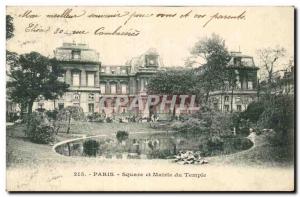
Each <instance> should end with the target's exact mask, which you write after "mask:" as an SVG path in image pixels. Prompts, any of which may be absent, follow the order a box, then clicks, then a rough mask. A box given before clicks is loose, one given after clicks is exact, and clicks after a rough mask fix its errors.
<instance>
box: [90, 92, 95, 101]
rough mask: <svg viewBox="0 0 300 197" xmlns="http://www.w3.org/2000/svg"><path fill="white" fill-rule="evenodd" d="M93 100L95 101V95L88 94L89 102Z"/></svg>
mask: <svg viewBox="0 0 300 197" xmlns="http://www.w3.org/2000/svg"><path fill="white" fill-rule="evenodd" d="M94 99H95V95H94V94H92V93H91V94H89V100H90V101H93V100H94Z"/></svg>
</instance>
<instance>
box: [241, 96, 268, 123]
mask: <svg viewBox="0 0 300 197" xmlns="http://www.w3.org/2000/svg"><path fill="white" fill-rule="evenodd" d="M264 110H265V103H264V102H263V101H255V102H252V103H250V104H249V105H248V107H247V109H246V110H245V111H244V112H242V113H241V118H243V119H245V120H249V121H250V122H252V123H256V122H257V121H258V119H259V116H260V115H261V114H262V113H263V112H264Z"/></svg>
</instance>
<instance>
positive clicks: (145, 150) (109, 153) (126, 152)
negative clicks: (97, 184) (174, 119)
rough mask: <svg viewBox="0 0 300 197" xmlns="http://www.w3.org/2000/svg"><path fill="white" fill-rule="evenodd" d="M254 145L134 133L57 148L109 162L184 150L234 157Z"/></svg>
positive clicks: (238, 139) (238, 140)
mask: <svg viewBox="0 0 300 197" xmlns="http://www.w3.org/2000/svg"><path fill="white" fill-rule="evenodd" d="M252 146H253V143H252V142H251V141H250V140H249V139H248V138H244V137H226V138H225V137H224V138H220V139H218V140H217V141H209V140H207V139H205V138H203V137H193V138H184V137H180V136H178V135H176V134H168V133H160V134H152V135H149V134H147V135H145V134H131V135H130V136H129V138H128V139H127V140H124V141H121V142H119V141H118V140H117V139H116V138H115V137H110V136H100V137H99V136H98V137H97V136H96V137H90V138H85V139H77V140H74V141H70V142H67V143H64V144H60V145H58V146H56V147H55V151H56V152H57V153H59V154H61V155H64V156H77V157H99V158H106V159H172V158H174V156H175V155H176V154H178V152H180V151H197V152H200V153H201V156H216V155H226V154H232V153H236V152H239V151H243V150H247V149H249V148H251V147H252Z"/></svg>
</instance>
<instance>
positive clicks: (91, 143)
mask: <svg viewBox="0 0 300 197" xmlns="http://www.w3.org/2000/svg"><path fill="white" fill-rule="evenodd" d="M99 147H100V143H99V142H97V141H96V140H86V141H85V142H84V143H83V152H84V153H85V154H86V155H87V156H94V157H95V156H96V155H97V153H98V151H99Z"/></svg>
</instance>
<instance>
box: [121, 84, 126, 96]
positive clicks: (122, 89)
mask: <svg viewBox="0 0 300 197" xmlns="http://www.w3.org/2000/svg"><path fill="white" fill-rule="evenodd" d="M121 92H122V94H126V93H127V85H126V84H122V85H121Z"/></svg>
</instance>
